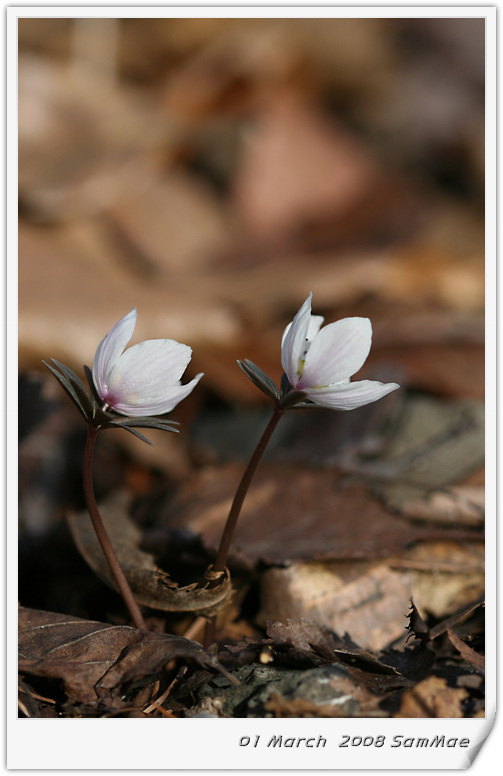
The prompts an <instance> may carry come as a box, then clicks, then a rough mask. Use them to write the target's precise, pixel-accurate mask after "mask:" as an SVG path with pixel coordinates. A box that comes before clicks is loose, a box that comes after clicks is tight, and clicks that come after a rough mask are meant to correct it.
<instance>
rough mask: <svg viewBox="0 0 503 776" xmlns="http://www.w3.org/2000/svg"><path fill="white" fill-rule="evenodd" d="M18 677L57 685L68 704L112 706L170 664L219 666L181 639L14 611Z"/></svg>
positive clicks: (205, 654) (119, 627)
mask: <svg viewBox="0 0 503 776" xmlns="http://www.w3.org/2000/svg"><path fill="white" fill-rule="evenodd" d="M18 649H19V671H20V672H21V673H23V674H27V675H31V676H40V677H47V678H52V679H61V680H62V681H63V683H64V686H65V692H66V694H67V696H68V699H69V700H70V701H71V702H78V703H84V704H89V705H91V706H97V705H98V704H99V703H103V704H105V705H114V704H117V703H118V702H119V701H120V697H121V694H122V692H123V690H125V689H126V686H127V685H130V684H131V682H132V681H133V680H135V679H140V678H143V679H145V678H148V679H149V680H151V677H152V675H153V674H156V673H159V671H161V670H162V668H163V667H164V666H165V665H166V664H167V663H168V662H169V661H170V660H171V659H173V658H175V657H183V658H185V659H188V660H195V661H196V662H197V663H199V665H201V666H202V667H203V668H206V669H211V670H219V668H220V666H219V664H218V661H216V660H215V658H213V657H211V656H210V655H209V654H208V653H207V652H206V651H205V650H204V649H203V648H202V647H201V646H200V645H199V644H196V643H195V642H193V641H189V640H188V639H184V638H183V637H181V636H172V635H164V634H160V633H149V632H146V631H139V630H136V629H135V628H129V627H127V626H116V625H107V624H105V623H101V622H92V621H89V620H82V619H79V618H78V617H70V616H67V615H64V614H54V613H52V612H41V611H37V610H34V609H26V608H24V607H21V608H20V610H19V647H18Z"/></svg>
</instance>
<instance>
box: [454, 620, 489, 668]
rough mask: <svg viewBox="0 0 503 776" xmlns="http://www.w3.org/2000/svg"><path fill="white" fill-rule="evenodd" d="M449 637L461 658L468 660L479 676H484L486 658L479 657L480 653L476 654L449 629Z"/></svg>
mask: <svg viewBox="0 0 503 776" xmlns="http://www.w3.org/2000/svg"><path fill="white" fill-rule="evenodd" d="M447 635H448V636H449V641H450V642H451V644H452V646H453V647H455V648H456V649H457V650H458V652H459V654H460V655H461V657H462V658H464V660H467V661H468V662H469V663H470V664H471V665H472V666H473V667H474V668H475V670H476V671H477V672H478V673H479V674H482V675H484V673H485V667H486V661H485V658H484V657H483V656H482V655H479V653H478V652H475V650H474V649H472V648H471V647H470V646H468V644H465V642H464V641H463V639H460V638H459V636H458V635H457V633H455V632H454V631H453V630H452V628H447Z"/></svg>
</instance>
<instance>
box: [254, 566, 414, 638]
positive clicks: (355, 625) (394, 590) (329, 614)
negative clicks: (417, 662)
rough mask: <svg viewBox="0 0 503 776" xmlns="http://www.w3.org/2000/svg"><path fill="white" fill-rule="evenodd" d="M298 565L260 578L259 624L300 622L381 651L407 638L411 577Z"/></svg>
mask: <svg viewBox="0 0 503 776" xmlns="http://www.w3.org/2000/svg"><path fill="white" fill-rule="evenodd" d="M354 566H355V564H351V566H350V565H349V564H348V565H347V567H345V566H344V564H336V565H335V567H332V568H328V567H326V566H322V565H316V564H305V565H297V564H294V565H292V566H289V567H288V568H286V569H277V568H273V569H268V570H267V571H266V572H265V573H264V574H263V575H262V576H261V591H262V595H261V600H262V607H261V610H260V612H259V614H258V622H259V623H262V622H264V621H265V620H280V621H282V622H285V621H286V620H287V619H291V620H294V621H296V620H297V621H298V620H300V619H302V618H306V619H308V620H311V621H314V622H316V623H317V624H318V625H320V626H323V627H326V628H329V629H330V630H333V631H335V632H336V633H349V634H350V636H351V638H352V639H353V640H354V641H356V642H357V643H358V644H360V645H361V646H362V647H364V648H367V649H371V650H379V649H383V648H384V647H386V646H388V644H390V643H391V642H392V641H394V640H395V639H397V638H399V637H400V636H401V635H402V634H403V628H404V612H405V611H406V610H407V604H408V601H409V598H410V596H411V594H412V575H411V574H410V573H403V572H402V573H397V572H394V571H391V570H390V569H389V568H388V567H386V566H384V565H375V564H374V565H370V567H369V564H357V565H356V568H355V567H354Z"/></svg>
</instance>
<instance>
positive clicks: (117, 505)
mask: <svg viewBox="0 0 503 776" xmlns="http://www.w3.org/2000/svg"><path fill="white" fill-rule="evenodd" d="M129 504H130V498H129V496H128V494H126V493H118V494H116V495H115V496H114V497H113V498H111V499H110V500H109V502H108V503H106V504H104V505H101V506H100V514H101V517H102V519H103V523H104V525H105V528H106V530H107V533H108V536H109V538H110V541H111V542H112V545H113V547H114V549H115V552H116V555H117V558H118V561H119V563H120V565H121V567H122V570H123V571H124V574H125V575H126V577H127V580H128V582H129V584H130V586H131V590H132V592H133V594H134V597H135V599H136V600H137V602H138V603H140V604H143V605H144V606H150V607H152V608H153V609H161V610H162V611H167V612H192V613H193V614H197V615H201V614H205V615H214V614H217V612H219V611H220V610H221V609H222V608H223V607H224V606H225V605H226V603H227V602H228V601H229V599H230V597H231V596H232V592H233V591H232V585H231V580H230V576H229V573H228V572H227V571H225V572H224V575H223V578H222V579H221V580H219V581H218V582H216V581H212V582H210V580H208V581H207V582H205V583H202V584H201V585H198V584H197V583H194V584H191V585H187V586H186V587H179V585H178V584H177V583H176V582H174V581H173V580H172V579H171V578H170V576H169V574H167V573H166V572H164V571H163V570H162V569H160V568H159V567H158V566H157V564H156V563H155V560H154V558H153V556H152V555H150V554H149V553H147V552H144V551H143V550H141V549H140V543H141V540H142V534H141V531H140V530H139V528H138V527H137V526H136V524H135V523H134V522H133V520H132V519H131V517H130V516H129V514H128V507H129ZM68 521H69V524H70V529H71V531H72V535H73V538H74V540H75V543H76V545H77V547H78V549H79V552H80V553H81V555H82V556H83V557H84V559H85V560H86V562H87V563H88V564H89V565H90V566H91V568H92V569H93V571H95V572H96V574H98V576H99V577H101V579H103V580H104V581H105V582H107V584H109V585H110V586H111V587H113V588H116V585H115V582H114V579H113V576H112V573H111V571H110V568H109V566H108V563H107V561H106V559H105V556H104V554H103V551H102V549H101V547H100V544H99V542H98V539H97V536H96V533H95V531H94V528H93V527H92V523H91V520H90V518H89V515H88V513H87V512H79V513H72V514H70V515H69V516H68Z"/></svg>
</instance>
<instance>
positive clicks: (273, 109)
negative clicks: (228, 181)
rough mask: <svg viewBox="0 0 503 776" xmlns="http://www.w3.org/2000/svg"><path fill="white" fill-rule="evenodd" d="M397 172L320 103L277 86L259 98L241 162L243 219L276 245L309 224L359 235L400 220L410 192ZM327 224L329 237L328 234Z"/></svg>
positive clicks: (316, 232)
mask: <svg viewBox="0 0 503 776" xmlns="http://www.w3.org/2000/svg"><path fill="white" fill-rule="evenodd" d="M391 177H392V176H391V175H389V174H388V175H386V174H384V172H383V170H382V169H381V168H380V166H379V164H378V163H377V162H376V160H375V159H374V158H373V157H372V154H371V153H370V152H369V150H368V149H367V148H365V147H364V146H362V145H360V143H359V142H358V140H357V139H356V138H355V137H352V136H351V134H350V133H348V132H347V131H346V130H344V129H343V128H342V126H339V125H337V123H335V122H334V121H332V122H330V121H328V120H327V119H326V118H325V117H324V116H323V114H322V112H321V111H320V110H319V108H318V107H317V106H316V104H315V103H313V102H310V101H309V100H307V98H305V97H303V96H302V95H300V94H299V93H296V92H295V91H293V90H288V89H285V90H283V91H276V92H275V93H274V94H273V95H271V96H270V97H269V98H267V99H265V100H264V101H263V104H262V105H261V106H260V109H259V111H258V112H257V114H256V116H255V125H254V127H253V128H252V129H251V130H250V132H249V137H248V140H247V144H246V146H245V148H244V154H243V159H242V161H241V164H239V165H238V170H237V174H236V179H235V182H234V190H235V199H236V206H237V208H238V215H239V220H240V222H241V223H242V224H243V228H244V230H245V233H247V234H249V235H251V237H252V239H254V240H255V241H256V242H259V243H260V242H265V243H266V244H267V243H268V242H269V243H272V244H273V245H274V244H278V242H279V244H281V242H282V241H283V240H285V238H290V239H291V238H292V236H293V235H297V239H298V236H300V235H302V231H303V230H308V231H310V232H312V233H313V238H311V240H312V239H315V240H317V241H319V240H320V239H321V240H322V241H324V242H325V243H327V241H328V242H329V244H330V242H332V241H333V240H334V238H335V239H336V241H337V243H339V242H340V240H341V238H342V239H344V240H348V239H349V240H355V239H357V240H358V239H359V238H361V235H362V233H363V234H365V235H366V237H367V238H368V237H369V236H370V235H372V232H374V233H375V232H376V231H380V233H381V234H382V232H383V230H385V227H386V221H387V222H388V224H387V225H388V228H390V226H391V223H390V221H393V222H394V223H395V225H396V223H397V219H396V207H399V208H401V209H402V210H403V209H407V197H406V196H405V193H404V192H403V191H401V196H400V199H399V201H397V199H398V198H397V192H396V191H393V187H392V185H391ZM383 187H385V189H386V196H383ZM391 203H393V207H392V208H390V205H391ZM390 210H392V211H393V216H392V217H391V214H390ZM409 215H410V216H411V218H409V221H411V220H412V213H409ZM327 225H328V226H329V228H330V237H328V236H324V235H323V230H324V229H325V230H326V228H327ZM320 236H321V237H320ZM301 244H302V243H301Z"/></svg>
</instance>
